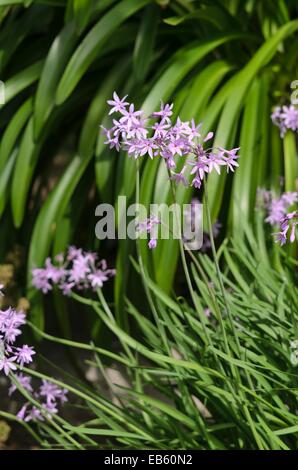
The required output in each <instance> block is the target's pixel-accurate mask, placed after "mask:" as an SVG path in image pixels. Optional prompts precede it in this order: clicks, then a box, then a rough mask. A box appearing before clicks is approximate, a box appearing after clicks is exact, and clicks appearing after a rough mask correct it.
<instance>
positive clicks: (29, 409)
mask: <svg viewBox="0 0 298 470" xmlns="http://www.w3.org/2000/svg"><path fill="white" fill-rule="evenodd" d="M2 288H3V286H2V285H0V293H1V295H3V293H2ZM25 324H26V316H25V314H24V313H23V312H18V311H16V310H15V309H13V308H11V307H9V308H8V309H7V310H0V371H3V372H4V374H5V375H6V376H9V377H11V376H10V374H11V372H13V371H15V370H17V369H22V368H23V366H24V365H26V364H30V363H31V362H32V361H33V356H34V355H35V351H34V349H33V347H32V346H28V345H27V344H24V345H23V346H20V347H19V346H16V345H15V343H16V340H17V338H18V336H20V335H21V334H22V330H21V328H22V326H24V325H25ZM13 378H14V380H13V381H11V386H10V388H9V392H8V393H9V396H11V395H12V394H13V393H14V392H15V391H16V390H17V389H18V386H17V384H16V382H17V383H18V384H19V385H20V386H21V387H23V388H24V389H25V390H27V392H29V393H30V394H31V395H32V396H33V397H34V398H35V399H40V401H41V405H40V406H41V408H38V407H36V406H30V404H29V402H27V403H26V404H25V405H24V406H23V407H22V408H21V410H20V411H19V413H18V415H17V416H18V418H19V419H24V420H25V421H31V420H43V419H44V415H45V414H46V416H47V417H49V418H51V415H53V414H55V413H57V412H58V408H57V405H58V401H60V402H61V403H64V402H65V401H67V398H66V393H67V390H64V389H63V390H62V389H60V388H59V387H57V386H56V385H54V384H52V383H51V382H47V381H45V380H43V383H42V385H41V387H40V388H39V391H37V392H34V390H33V388H32V385H31V381H32V378H31V377H30V376H27V375H24V374H23V373H16V374H14V376H13Z"/></svg>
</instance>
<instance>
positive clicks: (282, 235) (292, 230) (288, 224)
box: [273, 211, 298, 246]
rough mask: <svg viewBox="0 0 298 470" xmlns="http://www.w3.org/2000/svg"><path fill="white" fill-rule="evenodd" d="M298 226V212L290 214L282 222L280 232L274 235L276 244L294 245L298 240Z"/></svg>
mask: <svg viewBox="0 0 298 470" xmlns="http://www.w3.org/2000/svg"><path fill="white" fill-rule="evenodd" d="M297 225H298V211H293V212H289V213H288V214H286V215H285V216H284V217H283V218H282V219H281V220H280V231H279V232H276V233H274V234H273V235H274V237H275V241H276V243H279V244H280V245H281V246H282V245H284V244H285V243H287V242H290V243H293V242H294V241H295V239H296V227H297Z"/></svg>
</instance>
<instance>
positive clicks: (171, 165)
mask: <svg viewBox="0 0 298 470" xmlns="http://www.w3.org/2000/svg"><path fill="white" fill-rule="evenodd" d="M113 98H114V99H113V100H109V101H108V104H109V105H110V106H111V110H110V112H109V114H114V113H118V114H120V118H118V119H113V126H112V127H111V128H110V129H106V128H104V127H103V132H104V134H105V136H106V141H105V144H107V145H109V146H110V148H111V149H112V148H115V149H116V150H117V151H120V149H123V150H126V151H127V153H128V155H129V156H130V157H133V158H135V159H137V158H140V157H142V156H145V155H147V156H149V158H151V159H153V158H155V157H161V158H163V159H164V160H165V162H166V165H167V167H168V169H169V170H170V171H171V172H172V173H171V176H170V179H171V180H173V181H175V183H177V184H180V183H181V184H183V185H184V186H189V185H192V186H194V187H195V188H200V187H201V184H202V181H203V179H204V177H205V175H208V174H210V173H211V172H212V171H213V170H215V171H216V172H217V173H218V174H220V170H221V167H223V166H224V167H226V169H227V172H229V171H234V169H235V167H237V166H238V162H237V159H238V158H239V155H237V152H238V150H239V148H234V149H232V150H225V149H223V148H222V147H217V148H207V149H206V148H205V143H206V142H207V141H209V140H211V139H212V138H213V132H208V133H207V135H206V137H205V138H203V137H202V136H201V134H200V127H201V124H199V125H197V124H196V123H195V121H194V119H192V120H191V122H190V123H189V121H182V120H181V119H180V118H179V117H178V118H177V119H176V121H175V122H172V120H171V116H172V114H173V111H172V110H173V104H168V103H166V104H164V103H162V102H161V106H160V109H159V110H158V111H154V112H153V113H152V114H151V115H150V116H145V113H144V111H142V110H136V109H135V106H134V104H131V103H129V102H127V101H125V100H126V96H125V97H124V98H122V99H120V98H119V97H118V95H117V94H116V92H114V94H113ZM186 156H188V158H189V159H188V160H187V161H186V162H185V166H183V168H182V170H181V171H180V172H176V171H175V169H176V167H177V159H179V158H184V157H186ZM187 165H190V166H191V167H192V170H191V172H190V178H189V180H188V179H187V177H186V176H185V168H186V166H187Z"/></svg>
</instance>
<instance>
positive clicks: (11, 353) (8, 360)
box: [0, 307, 35, 375]
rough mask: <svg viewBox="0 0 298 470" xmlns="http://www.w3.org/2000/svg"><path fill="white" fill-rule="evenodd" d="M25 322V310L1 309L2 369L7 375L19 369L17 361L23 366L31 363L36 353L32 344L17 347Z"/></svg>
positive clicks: (0, 353) (0, 366)
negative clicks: (16, 343)
mask: <svg viewBox="0 0 298 470" xmlns="http://www.w3.org/2000/svg"><path fill="white" fill-rule="evenodd" d="M25 323H26V317H25V314H24V313H23V312H18V311H16V310H15V309H13V308H12V307H9V308H8V309H6V310H0V371H3V372H4V374H5V375H9V373H10V371H12V370H16V369H17V365H16V363H18V364H19V365H20V367H21V368H22V367H23V366H24V365H25V364H29V363H30V362H31V361H32V356H33V355H34V354H35V351H34V349H33V348H32V347H31V346H28V345H26V344H25V345H23V346H21V347H17V346H16V345H15V342H16V340H17V338H18V336H20V335H21V333H22V330H21V328H22V326H23V325H25Z"/></svg>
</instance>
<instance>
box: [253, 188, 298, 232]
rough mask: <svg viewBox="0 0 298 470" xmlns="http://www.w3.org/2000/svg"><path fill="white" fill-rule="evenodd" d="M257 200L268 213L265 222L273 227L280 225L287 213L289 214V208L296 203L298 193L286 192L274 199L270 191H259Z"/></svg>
mask: <svg viewBox="0 0 298 470" xmlns="http://www.w3.org/2000/svg"><path fill="white" fill-rule="evenodd" d="M258 198H259V199H260V200H261V203H262V206H263V207H265V209H266V210H267V212H268V216H267V217H266V219H265V222H268V223H269V224H270V225H272V226H275V225H279V224H280V223H281V221H282V220H283V218H284V217H285V215H286V214H287V212H289V208H290V207H291V206H293V204H295V203H296V202H298V193H297V192H295V191H287V192H286V193H283V194H282V195H281V196H280V197H274V196H273V193H272V191H266V190H264V189H259V190H258Z"/></svg>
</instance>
